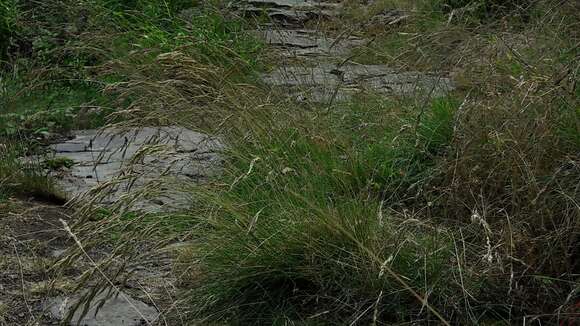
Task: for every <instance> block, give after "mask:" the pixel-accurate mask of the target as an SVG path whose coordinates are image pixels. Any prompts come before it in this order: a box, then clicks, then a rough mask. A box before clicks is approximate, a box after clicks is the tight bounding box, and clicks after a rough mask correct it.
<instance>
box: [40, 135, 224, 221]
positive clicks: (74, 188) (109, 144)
mask: <svg viewBox="0 0 580 326" xmlns="http://www.w3.org/2000/svg"><path fill="white" fill-rule="evenodd" d="M222 147H223V146H222V144H221V143H220V142H219V140H217V139H216V138H212V137H209V136H207V135H205V134H201V133H197V132H194V131H191V130H188V129H185V128H181V127H175V126H171V127H157V128H154V127H144V128H131V129H128V130H118V129H107V130H104V131H102V130H101V131H99V130H81V131H76V132H74V138H73V139H71V140H68V141H65V142H62V143H59V144H54V145H52V146H51V149H52V150H53V155H54V157H55V158H65V159H68V160H72V161H73V162H74V165H73V166H72V167H71V168H70V169H65V170H60V171H58V172H56V173H53V176H54V177H55V180H56V184H57V187H58V188H59V189H60V190H61V191H62V192H64V194H65V195H66V196H67V197H68V198H69V199H72V198H76V197H82V196H85V195H87V194H88V193H89V192H90V191H91V190H94V189H95V188H96V187H107V188H106V190H104V191H101V192H99V193H95V194H91V196H90V198H87V199H90V200H97V202H98V203H99V204H113V203H117V202H119V201H120V200H121V199H122V198H129V197H130V196H131V195H135V194H138V193H139V192H143V193H145V192H147V196H140V197H139V199H138V200H136V201H134V202H132V203H131V205H132V206H131V208H132V209H137V210H140V209H142V210H147V211H171V210H179V209H183V208H187V205H188V202H189V197H188V193H187V191H185V190H179V189H176V187H169V186H165V185H164V183H165V182H170V183H176V184H179V183H180V182H181V183H191V182H203V181H204V180H206V179H207V178H209V177H211V176H213V175H215V174H216V173H217V172H218V170H219V165H220V162H221V161H220V158H219V156H218V152H219V151H220V149H221V148H222Z"/></svg>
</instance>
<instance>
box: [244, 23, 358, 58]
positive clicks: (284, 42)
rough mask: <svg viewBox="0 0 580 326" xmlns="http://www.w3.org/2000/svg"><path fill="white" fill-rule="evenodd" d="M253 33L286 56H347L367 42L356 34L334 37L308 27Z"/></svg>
mask: <svg viewBox="0 0 580 326" xmlns="http://www.w3.org/2000/svg"><path fill="white" fill-rule="evenodd" d="M253 34H254V35H256V36H257V37H259V38H261V39H263V40H264V42H265V43H266V44H267V45H270V46H272V47H275V48H278V49H281V50H282V51H281V53H282V55H283V56H284V57H320V56H329V57H346V56H348V54H349V53H350V51H351V50H352V49H354V48H356V47H359V46H362V45H364V44H365V41H364V40H363V39H360V38H357V37H354V36H341V37H337V38H333V37H328V36H326V35H324V34H322V33H321V32H318V31H315V30H308V29H266V30H257V31H254V32H253Z"/></svg>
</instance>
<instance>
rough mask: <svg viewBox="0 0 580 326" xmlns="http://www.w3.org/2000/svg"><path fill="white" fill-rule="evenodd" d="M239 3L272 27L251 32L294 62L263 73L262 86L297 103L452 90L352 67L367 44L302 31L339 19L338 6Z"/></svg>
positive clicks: (383, 70) (302, 0)
mask: <svg viewBox="0 0 580 326" xmlns="http://www.w3.org/2000/svg"><path fill="white" fill-rule="evenodd" d="M242 3H243V5H241V6H240V10H241V12H242V13H247V12H248V11H249V12H252V13H254V14H258V13H262V12H266V13H268V16H269V17H270V18H271V19H272V22H273V23H268V24H265V25H263V26H261V29H260V30H258V31H255V32H254V33H255V34H256V35H258V36H259V37H260V38H262V39H263V40H264V41H265V43H266V44H268V45H270V46H271V47H272V48H274V49H276V50H278V52H279V54H280V57H281V58H294V59H297V60H295V61H293V62H292V64H285V65H282V66H280V67H278V68H276V69H274V70H273V71H271V72H269V73H266V74H263V75H262V81H263V82H264V84H266V85H268V86H270V87H272V88H273V89H279V90H283V92H286V93H289V95H290V96H291V97H294V98H295V99H297V100H299V101H307V102H314V103H333V102H341V101H347V100H349V99H351V98H352V97H353V96H354V95H356V94H360V93H367V94H377V95H379V96H385V97H389V96H413V95H427V96H430V97H437V96H442V95H444V94H445V93H447V92H449V91H450V90H451V89H453V85H452V83H451V80H450V79H449V78H446V77H443V76H436V75H429V74H423V73H419V72H408V71H407V72H400V71H395V70H394V69H392V68H390V67H388V66H385V65H361V64H355V63H353V62H352V61H351V58H352V51H353V50H354V49H356V48H359V47H363V46H365V45H366V44H367V42H368V41H367V40H364V39H361V38H358V37H355V36H352V35H348V34H341V35H339V36H338V37H330V36H328V35H325V34H324V33H323V32H321V31H317V30H311V29H305V27H304V26H305V24H306V23H308V22H309V21H312V20H315V19H324V18H335V19H340V18H339V17H338V16H339V15H340V9H341V5H340V4H339V3H333V2H329V1H320V0H319V1H316V0H245V1H242ZM248 8H252V9H251V10H249V9H248ZM405 17H406V16H404V14H403V13H402V12H399V11H392V12H386V13H381V14H379V15H377V16H376V17H373V19H371V20H372V21H380V22H383V23H384V24H392V23H393V22H398V21H400V20H402V19H405ZM296 61H298V62H296Z"/></svg>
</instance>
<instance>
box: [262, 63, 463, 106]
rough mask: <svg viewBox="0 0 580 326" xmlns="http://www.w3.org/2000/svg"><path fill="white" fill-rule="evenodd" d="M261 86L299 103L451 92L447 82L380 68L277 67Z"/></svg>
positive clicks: (441, 78)
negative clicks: (367, 94) (281, 91)
mask: <svg viewBox="0 0 580 326" xmlns="http://www.w3.org/2000/svg"><path fill="white" fill-rule="evenodd" d="M262 80H263V82H264V83H265V84H267V85H270V86H272V87H274V88H280V89H290V90H292V93H293V94H294V95H295V96H296V97H297V98H298V99H299V100H308V101H312V102H328V101H330V100H333V101H343V100H348V99H349V98H350V97H351V96H352V95H353V94H356V93H360V92H370V93H376V94H379V95H384V96H393V95H396V96H412V95H430V96H433V97H436V96H442V95H444V94H445V93H447V92H449V91H450V90H451V89H453V85H452V83H451V81H450V79H449V78H444V77H440V76H434V75H428V74H422V73H417V72H396V71H394V70H393V69H390V68H388V67H386V66H384V65H352V64H351V65H345V66H341V67H337V66H336V65H333V64H328V63H322V64H319V65H317V66H315V67H305V66H290V67H280V68H277V69H275V70H274V71H272V72H270V73H267V74H264V75H262Z"/></svg>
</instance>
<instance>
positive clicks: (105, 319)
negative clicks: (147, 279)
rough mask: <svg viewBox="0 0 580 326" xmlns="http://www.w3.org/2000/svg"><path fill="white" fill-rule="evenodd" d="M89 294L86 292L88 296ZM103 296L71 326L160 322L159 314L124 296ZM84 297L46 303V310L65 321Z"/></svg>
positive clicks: (79, 311) (78, 312)
mask: <svg viewBox="0 0 580 326" xmlns="http://www.w3.org/2000/svg"><path fill="white" fill-rule="evenodd" d="M85 293H86V292H85ZM106 294H107V293H106V292H101V293H100V294H98V295H96V296H95V298H94V299H93V300H92V301H91V303H90V304H89V309H88V310H87V312H86V314H84V315H83V313H82V312H83V309H84V308H85V306H84V305H80V306H79V308H78V309H76V310H75V311H74V314H73V316H72V318H71V319H70V322H69V325H71V326H73V325H74V326H76V325H83V326H138V325H150V324H151V323H153V322H154V321H155V320H156V319H157V318H158V315H159V313H158V312H157V310H156V309H155V308H153V307H151V306H149V305H147V304H145V303H143V302H141V301H138V300H135V299H133V298H131V297H130V296H128V295H127V294H125V293H123V292H118V293H116V294H115V295H113V296H107V295H106ZM79 298H80V296H74V297H57V298H52V299H49V300H48V301H47V302H46V308H47V311H48V313H49V314H50V316H51V317H52V318H54V319H58V320H65V319H66V318H67V316H68V314H69V313H71V312H72V310H73V309H74V307H75V305H76V304H77V303H78V302H79Z"/></svg>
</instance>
